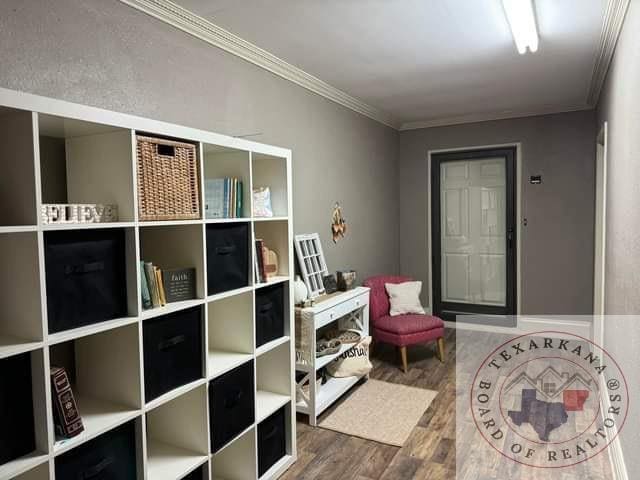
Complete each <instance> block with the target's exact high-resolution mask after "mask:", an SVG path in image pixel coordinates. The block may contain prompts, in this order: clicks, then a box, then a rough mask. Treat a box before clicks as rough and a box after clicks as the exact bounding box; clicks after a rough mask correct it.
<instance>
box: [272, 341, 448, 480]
mask: <svg viewBox="0 0 640 480" xmlns="http://www.w3.org/2000/svg"><path fill="white" fill-rule="evenodd" d="M445 338H446V362H445V363H444V364H443V363H440V361H439V360H438V359H437V358H436V355H435V343H433V344H431V345H426V346H415V347H412V348H410V349H409V371H408V372H407V373H406V374H405V373H403V372H402V371H401V370H400V368H399V365H400V362H399V359H398V358H397V352H396V350H395V349H394V348H393V347H391V346H388V345H376V350H375V352H374V354H373V356H372V363H373V366H374V368H373V371H372V372H371V378H375V379H377V380H382V381H386V382H391V383H399V384H403V385H410V386H415V387H418V388H427V389H430V390H436V391H438V392H439V394H438V396H437V397H436V398H435V399H434V401H433V402H432V403H431V405H430V406H429V408H428V409H427V411H426V412H425V413H424V415H423V416H422V418H421V419H420V421H419V422H418V425H416V427H415V428H414V430H413V432H412V433H411V436H410V437H409V440H408V441H407V443H406V444H405V445H404V446H403V447H402V448H398V447H393V446H390V445H383V444H380V443H377V442H373V441H369V440H363V439H361V438H357V437H351V436H349V435H344V434H341V433H338V432H333V431H330V430H325V429H323V428H318V427H310V426H309V424H308V421H307V417H306V416H304V415H299V416H298V461H297V462H296V463H295V464H294V465H293V466H292V467H291V468H290V469H289V471H287V472H286V473H285V474H284V475H283V477H281V478H282V479H283V480H311V479H314V480H330V479H341V480H349V479H353V480H412V479H415V480H444V479H454V478H455V475H456V458H455V404H456V398H455V383H456V382H455V374H456V368H455V354H456V347H455V330H452V329H448V330H447V332H446V337H445ZM390 408H393V407H392V406H390ZM330 411H331V409H330V410H328V411H327V412H325V413H324V414H323V416H321V417H320V418H319V422H320V421H321V420H322V418H323V417H324V415H327V414H328V413H329V412H330Z"/></svg>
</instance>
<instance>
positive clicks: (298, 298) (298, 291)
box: [293, 275, 309, 305]
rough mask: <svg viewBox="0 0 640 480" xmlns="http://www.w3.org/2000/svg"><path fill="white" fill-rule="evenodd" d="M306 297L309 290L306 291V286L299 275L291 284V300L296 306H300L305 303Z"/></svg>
mask: <svg viewBox="0 0 640 480" xmlns="http://www.w3.org/2000/svg"><path fill="white" fill-rule="evenodd" d="M308 296H309V290H308V289H307V286H306V285H305V283H304V282H303V281H302V279H301V278H300V275H296V280H295V282H293V300H294V301H295V303H296V305H300V304H301V303H304V302H305V300H306V299H307V298H308Z"/></svg>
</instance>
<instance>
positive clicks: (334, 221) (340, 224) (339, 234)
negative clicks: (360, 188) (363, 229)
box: [331, 202, 347, 243]
mask: <svg viewBox="0 0 640 480" xmlns="http://www.w3.org/2000/svg"><path fill="white" fill-rule="evenodd" d="M346 234H347V221H346V220H345V218H344V217H343V216H342V208H341V207H340V203H338V202H336V204H335V205H334V207H333V215H332V217H331V235H332V238H333V243H338V240H340V239H341V238H344V236H345V235H346Z"/></svg>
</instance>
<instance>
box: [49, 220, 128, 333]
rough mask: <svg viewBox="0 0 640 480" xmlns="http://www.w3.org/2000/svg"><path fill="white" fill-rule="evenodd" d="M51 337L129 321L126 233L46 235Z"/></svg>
mask: <svg viewBox="0 0 640 480" xmlns="http://www.w3.org/2000/svg"><path fill="white" fill-rule="evenodd" d="M44 246H45V272H46V285H47V315H48V322H49V333H54V332H59V331H61V330H68V329H71V328H76V327H81V326H83V325H89V324H92V323H97V322H102V321H104V320H110V319H113V318H119V317H124V316H126V315H127V279H126V273H125V263H126V259H125V232H124V230H122V229H116V228H113V229H112V228H109V229H100V230H74V231H68V232H46V233H45V234H44Z"/></svg>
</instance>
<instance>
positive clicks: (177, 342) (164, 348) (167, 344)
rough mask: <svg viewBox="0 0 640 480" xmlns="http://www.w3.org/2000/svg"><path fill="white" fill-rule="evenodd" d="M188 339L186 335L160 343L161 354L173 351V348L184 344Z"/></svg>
mask: <svg viewBox="0 0 640 480" xmlns="http://www.w3.org/2000/svg"><path fill="white" fill-rule="evenodd" d="M186 339H187V336H186V335H176V336H175V337H170V338H167V339H165V340H163V341H161V342H160V343H158V350H160V351H161V352H164V351H167V350H171V349H172V348H174V347H176V346H178V345H180V344H181V343H184V342H185V340H186Z"/></svg>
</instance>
